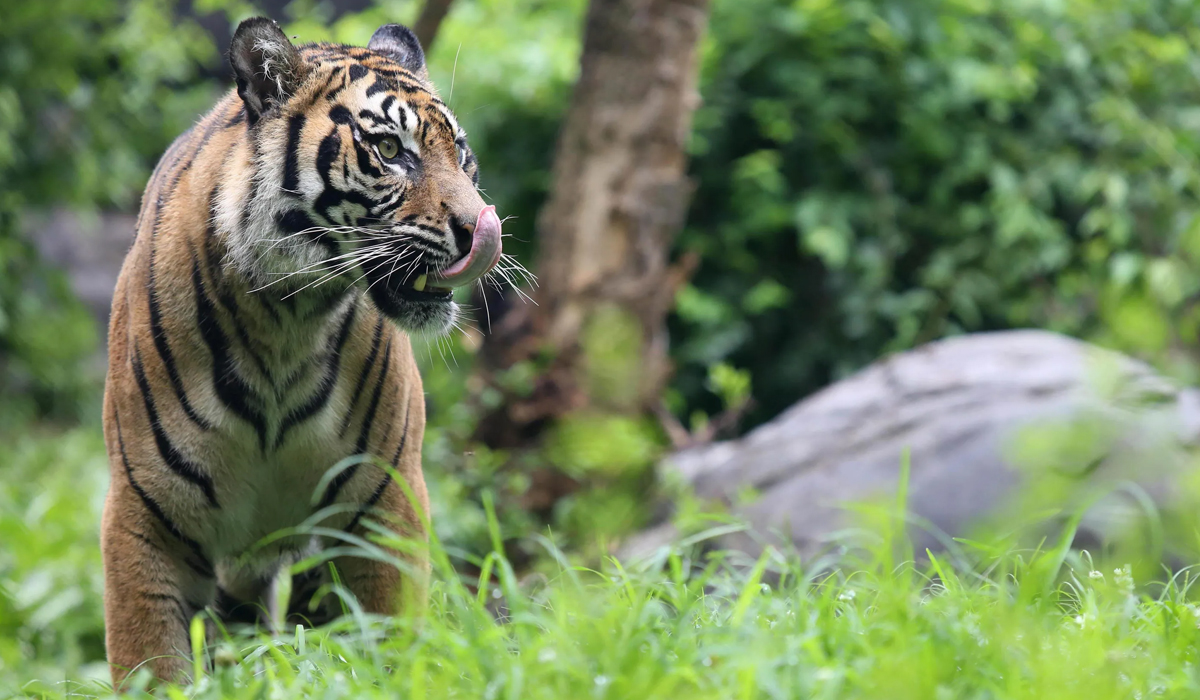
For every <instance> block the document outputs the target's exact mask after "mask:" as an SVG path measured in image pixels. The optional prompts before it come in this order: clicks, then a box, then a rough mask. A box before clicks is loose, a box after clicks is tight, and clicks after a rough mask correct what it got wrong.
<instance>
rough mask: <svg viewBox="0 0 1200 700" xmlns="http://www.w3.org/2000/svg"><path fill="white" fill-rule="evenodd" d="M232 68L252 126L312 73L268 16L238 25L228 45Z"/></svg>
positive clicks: (284, 99)
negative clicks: (309, 72)
mask: <svg viewBox="0 0 1200 700" xmlns="http://www.w3.org/2000/svg"><path fill="white" fill-rule="evenodd" d="M229 65H230V66H231V67H232V68H233V76H234V78H235V79H236V80H237V91H238V96H239V97H241V98H242V102H244V103H245V104H246V117H247V121H249V122H250V124H251V125H253V124H254V123H255V122H256V121H258V118H259V117H261V116H262V115H263V114H264V113H265V112H267V111H268V110H270V109H271V108H273V107H277V106H279V105H282V104H283V103H285V102H287V101H288V98H290V97H291V96H292V95H293V94H295V92H296V90H297V89H299V87H300V85H302V84H303V83H304V78H305V77H306V76H307V75H308V70H309V67H308V64H307V63H306V62H305V61H304V58H303V57H301V56H300V52H299V51H298V50H297V49H296V47H295V46H292V42H290V41H288V38H287V36H286V35H285V34H284V33H283V31H282V30H281V29H280V28H279V25H278V24H275V21H274V20H271V19H267V18H266V17H253V18H251V19H248V20H245V21H244V22H242V23H241V24H239V25H238V28H237V31H236V32H234V33H233V42H232V43H231V44H230V45H229Z"/></svg>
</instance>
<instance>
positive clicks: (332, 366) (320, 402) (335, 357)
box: [275, 304, 358, 449]
mask: <svg viewBox="0 0 1200 700" xmlns="http://www.w3.org/2000/svg"><path fill="white" fill-rule="evenodd" d="M357 311H358V305H357V304H354V305H351V307H350V311H349V312H347V313H346V318H345V320H344V321H342V326H341V328H340V329H339V330H338V333H337V335H336V336H335V337H334V343H333V347H332V348H330V350H329V362H328V363H327V364H326V365H325V373H324V375H323V376H322V377H321V383H320V385H318V387H317V392H316V394H314V395H313V397H312V398H310V399H309V400H308V403H306V404H304V405H303V406H301V407H299V408H297V409H295V410H293V411H291V412H289V413H288V415H287V417H286V418H285V419H284V420H283V425H282V426H280V428H279V434H278V435H277V436H276V437H275V449H279V446H280V445H282V444H283V439H284V436H286V435H287V431H288V430H290V429H291V428H292V427H294V426H296V425H298V424H300V423H303V422H304V421H306V420H308V419H309V418H311V417H312V416H313V415H314V414H316V413H317V411H320V410H321V409H322V408H324V407H325V404H327V403H329V396H330V395H331V394H333V387H334V385H336V384H337V378H338V372H339V370H340V369H341V366H342V348H344V347H345V345H346V340H347V339H348V338H349V337H350V329H351V328H352V327H353V326H354V317H355V315H356V313H357Z"/></svg>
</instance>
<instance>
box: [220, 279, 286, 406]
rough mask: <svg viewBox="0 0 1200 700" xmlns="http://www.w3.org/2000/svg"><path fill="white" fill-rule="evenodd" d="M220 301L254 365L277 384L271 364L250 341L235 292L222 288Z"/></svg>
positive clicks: (271, 383)
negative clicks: (240, 315) (239, 311)
mask: <svg viewBox="0 0 1200 700" xmlns="http://www.w3.org/2000/svg"><path fill="white" fill-rule="evenodd" d="M217 299H218V301H220V302H221V306H222V307H223V308H224V309H225V313H226V314H227V315H228V316H229V323H230V324H231V325H232V326H233V332H234V334H235V335H237V339H238V342H239V343H241V344H242V348H243V349H245V351H246V354H247V355H249V356H250V359H251V360H253V361H254V366H255V367H257V368H258V372H259V374H261V375H262V376H263V377H264V378H266V380H267V382H268V383H269V384H270V385H271V386H276V382H275V375H274V374H273V373H272V372H271V366H270V364H268V363H267V361H266V360H264V359H263V358H262V356H261V355H259V354H258V352H256V351H255V349H254V346H253V345H252V344H251V343H250V334H249V333H247V332H246V327H245V326H244V325H242V320H241V318H240V317H239V315H238V309H240V308H241V307H240V306H239V305H238V303H237V300H236V299H234V298H233V294H232V293H231V292H230V291H229V289H224V288H223V289H222V290H221V292H220V293H219V294H218V295H217Z"/></svg>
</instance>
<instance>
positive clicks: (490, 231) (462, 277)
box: [429, 206, 501, 287]
mask: <svg viewBox="0 0 1200 700" xmlns="http://www.w3.org/2000/svg"><path fill="white" fill-rule="evenodd" d="M500 252H501V251H500V217H498V216H496V207H495V206H486V207H484V208H483V211H481V212H479V217H478V218H477V219H476V220H475V231H474V233H472V234H471V250H470V251H469V252H468V253H467V254H466V255H464V256H463V257H462V259H460V260H459V261H458V262H456V263H454V264H453V265H451V266H450V267H447V268H446V269H444V270H441V271H439V272H434V273H432V274H431V275H429V283H430V284H431V285H433V286H435V287H465V286H467V285H468V284H471V283H472V282H474V281H475V280H477V279H479V278H480V277H483V276H484V275H485V274H487V271H488V270H490V269H492V268H493V267H495V266H496V263H498V262H500Z"/></svg>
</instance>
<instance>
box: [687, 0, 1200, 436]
mask: <svg viewBox="0 0 1200 700" xmlns="http://www.w3.org/2000/svg"><path fill="white" fill-rule="evenodd" d="M1197 26H1200V5H1197V4H1195V3H1178V2H1173V1H1171V0H1137V1H1135V2H1124V1H1117V0H1068V1H1067V2H1061V3H1045V2H1033V1H1028V0H1023V1H1018V2H1009V1H1006V0H927V1H923V2H915V1H913V2H907V1H888V0H848V1H846V2H836V3H834V2H825V1H824V0H801V1H800V2H782V1H779V0H744V1H741V0H740V1H739V2H717V3H716V4H715V5H714V13H713V17H712V20H711V22H710V32H711V36H710V39H709V46H708V50H707V52H706V56H705V61H704V78H703V96H704V106H703V107H702V108H701V109H700V110H699V112H698V113H697V116H696V132H695V134H694V140H693V152H694V156H693V163H692V169H693V172H694V174H695V176H696V178H697V180H698V191H697V194H696V197H695V200H694V204H693V207H692V211H691V214H690V216H689V220H688V225H687V230H686V232H685V234H684V235H683V237H682V238H681V240H680V242H679V247H680V248H681V249H687V250H694V251H698V252H699V253H700V254H701V256H702V260H703V264H702V266H701V268H700V272H699V274H698V275H697V276H696V278H695V279H694V281H693V286H691V287H689V288H687V289H685V290H684V291H683V293H682V294H681V296H680V298H679V309H678V316H677V318H676V319H675V320H674V322H673V324H672V329H673V334H672V335H673V338H674V339H675V341H676V344H675V355H676V357H677V359H678V360H679V362H680V365H681V369H680V372H679V375H678V377H677V380H676V386H677V387H678V389H679V390H680V391H681V392H682V394H683V396H684V397H685V398H686V399H687V400H688V402H689V405H691V406H696V405H700V406H703V407H705V408H706V409H708V410H709V411H712V410H715V408H716V407H717V405H718V403H719V402H718V399H717V397H716V396H714V395H713V394H711V393H706V392H705V390H704V380H705V378H706V376H707V368H708V367H709V366H710V365H712V364H714V363H717V362H720V361H728V362H729V363H731V364H732V365H734V366H736V367H741V368H746V369H749V370H750V371H751V373H752V376H753V381H754V389H753V394H754V396H755V397H756V398H757V399H758V400H759V407H758V409H757V411H756V412H755V414H754V416H753V420H754V421H756V422H757V421H761V420H764V419H766V418H769V417H771V416H773V415H775V414H776V413H778V412H779V411H780V410H781V409H782V408H784V407H785V406H787V405H789V404H790V403H792V402H794V401H795V400H796V399H798V398H800V397H801V396H803V395H805V394H807V393H808V392H811V391H813V390H815V389H817V388H819V387H821V386H823V385H825V384H826V383H828V382H829V381H830V380H832V379H835V378H838V377H841V376H844V375H845V374H847V373H849V372H851V371H853V370H855V369H857V368H859V367H861V366H863V365H864V364H866V363H868V362H870V361H871V360H874V359H875V358H877V357H878V356H879V355H880V354H883V353H887V352H892V351H897V350H903V349H906V348H910V347H913V346H914V345H918V344H920V343H922V342H925V341H929V340H933V339H936V338H939V337H943V336H947V335H953V334H957V333H962V332H967V331H979V330H988V329H997V328H1012V327H1027V326H1033V327H1041V328H1048V329H1052V330H1057V331H1061V332H1064V333H1068V334H1071V335H1074V336H1078V337H1083V338H1086V339H1089V340H1093V341H1097V342H1099V343H1101V344H1104V345H1107V346H1110V347H1113V348H1116V349H1119V350H1124V351H1128V352H1133V353H1136V354H1139V355H1141V356H1143V357H1145V358H1148V359H1151V360H1154V361H1157V362H1158V363H1160V364H1161V365H1164V366H1167V367H1169V368H1170V369H1172V370H1173V371H1175V372H1177V373H1180V374H1181V375H1182V376H1183V377H1184V378H1186V379H1195V378H1197V377H1198V376H1200V374H1197V371H1196V364H1195V362H1194V361H1195V350H1194V348H1195V341H1196V339H1197V333H1198V332H1200V307H1198V306H1197V305H1196V303H1195V302H1196V300H1197V298H1198V297H1197V296H1196V294H1197V292H1200V275H1198V274H1197V270H1198V267H1200V218H1198V217H1197V214H1198V213H1200V207H1198V204H1197V194H1200V167H1198V166H1200V160H1198V157H1200V142H1198V140H1197V131H1196V130H1197V127H1200V108H1198V107H1197V105H1200V84H1198V83H1197V80H1196V71H1197V69H1198V67H1200V51H1198V45H1200V32H1198V31H1197V30H1196V29H1195V27H1197Z"/></svg>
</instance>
